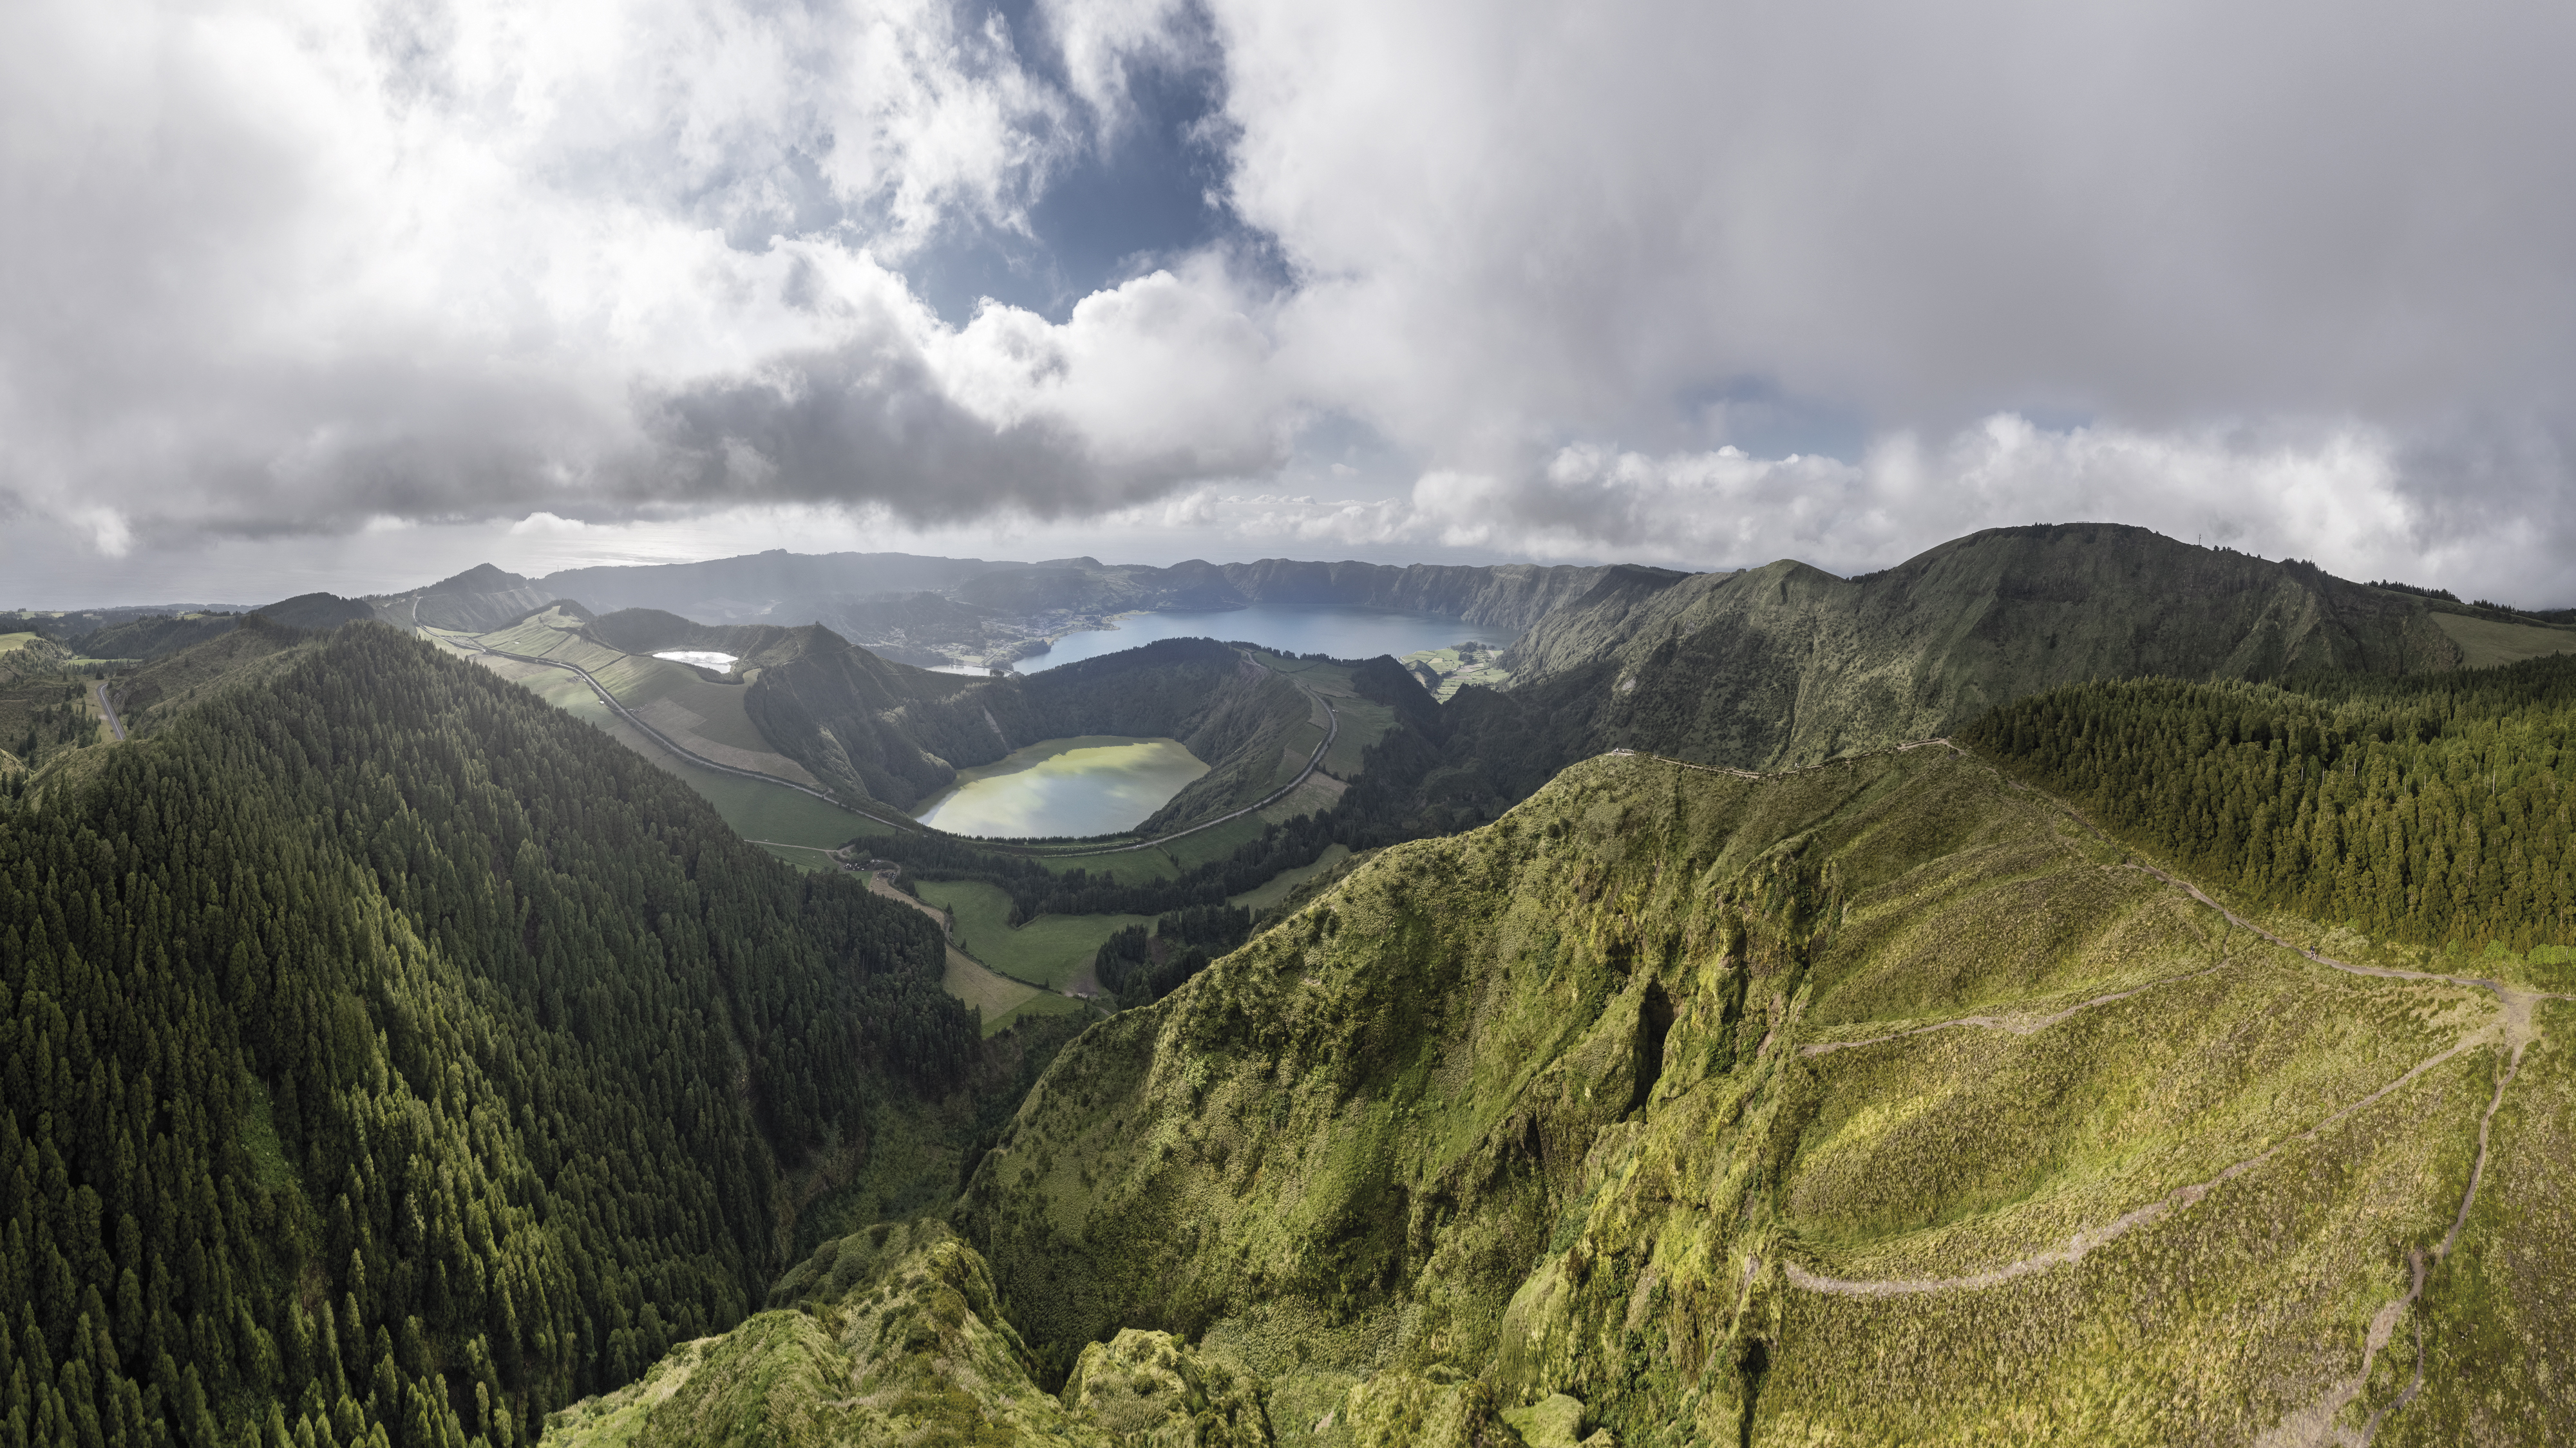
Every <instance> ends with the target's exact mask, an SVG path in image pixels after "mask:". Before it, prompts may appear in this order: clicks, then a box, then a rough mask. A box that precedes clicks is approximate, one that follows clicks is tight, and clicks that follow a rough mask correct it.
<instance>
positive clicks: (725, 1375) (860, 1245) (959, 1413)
mask: <svg viewBox="0 0 2576 1448" xmlns="http://www.w3.org/2000/svg"><path fill="white" fill-rule="evenodd" d="M771 1302H772V1304H773V1305H772V1308H771V1310H770V1311H767V1312H763V1313H760V1314H758V1315H756V1316H754V1317H752V1318H750V1319H749V1320H747V1321H745V1322H744V1323H742V1324H741V1325H740V1326H738V1327H736V1328H734V1330H733V1331H731V1332H729V1333H726V1334H724V1335H723V1336H721V1337H713V1338H703V1339H700V1340H699V1341H696V1342H692V1343H688V1344H686V1345H684V1346H682V1347H680V1348H678V1349H676V1350H674V1351H673V1352H672V1353H671V1354H670V1355H669V1356H668V1357H666V1358H665V1359H664V1360H663V1361H662V1362H661V1364H659V1365H658V1366H656V1367H655V1368H654V1369H653V1370H652V1371H651V1372H650V1373H648V1374H647V1375H646V1376H645V1378H644V1379H643V1380H642V1381H641V1382H638V1383H635V1384H633V1385H632V1386H629V1387H627V1388H623V1389H621V1390H619V1391H618V1392H615V1393H611V1394H607V1395H605V1396H603V1397H599V1398H594V1399H590V1400H588V1401H585V1402H582V1403H578V1404H575V1405H574V1406H573V1407H571V1408H568V1409H566V1410H564V1411H563V1412H560V1413H557V1414H555V1415H554V1417H553V1418H552V1419H551V1420H549V1421H548V1423H547V1425H546V1441H547V1442H549V1443H557V1444H563V1445H567V1448H590V1445H600V1448H606V1445H613V1444H630V1443H631V1444H634V1445H636V1448H711V1445H712V1448H726V1445H743V1448H749V1445H754V1444H758V1445H769V1448H806V1445H825V1444H946V1443H975V1444H984V1445H991V1448H1271V1437H1270V1431H1269V1425H1268V1421H1267V1419H1266V1418H1265V1416H1264V1413H1263V1403H1262V1395H1261V1392H1260V1389H1259V1387H1258V1385H1256V1384H1254V1383H1252V1382H1251V1381H1250V1380H1248V1379H1246V1378H1245V1377H1244V1376H1243V1375H1242V1374H1240V1373H1238V1372H1236V1371H1235V1370H1234V1369H1232V1368H1229V1367H1227V1366H1225V1365H1223V1364H1221V1363H1214V1362H1209V1361H1207V1360H1206V1359H1204V1358H1203V1357H1201V1355H1200V1354H1198V1353H1197V1352H1196V1351H1194V1350H1192V1349H1191V1348H1190V1347H1188V1346H1187V1345H1185V1344H1183V1343H1180V1342H1178V1341H1177V1340H1175V1339H1174V1338H1172V1337H1171V1336H1170V1335H1169V1334H1168V1333H1160V1332H1125V1333H1121V1334H1119V1335H1118V1337H1117V1339H1116V1340H1114V1341H1112V1342H1108V1343H1094V1344H1092V1345H1091V1347H1090V1348H1089V1349H1087V1350H1086V1351H1085V1352H1084V1353H1083V1355H1082V1361H1081V1363H1080V1364H1079V1365H1078V1366H1077V1367H1076V1368H1075V1370H1074V1373H1073V1376H1072V1378H1071V1379H1070V1380H1068V1382H1067V1383H1066V1385H1065V1390H1064V1393H1063V1395H1062V1397H1061V1398H1060V1399H1059V1398H1058V1397H1057V1396H1056V1395H1054V1394H1050V1393H1047V1392H1044V1391H1042V1390H1040V1389H1039V1387H1038V1386H1037V1384H1036V1383H1035V1381H1033V1379H1032V1376H1031V1375H1032V1371H1033V1369H1034V1366H1035V1365H1034V1363H1033V1361H1032V1359H1031V1358H1030V1356H1029V1353H1028V1350H1027V1348H1026V1347H1025V1346H1024V1345H1023V1344H1022V1343H1021V1341H1020V1339H1019V1335H1018V1334H1017V1333H1014V1332H1013V1331H1012V1330H1011V1327H1010V1324H1009V1323H1008V1322H1006V1321H1004V1320H1003V1318H1002V1315H1001V1313H1000V1311H999V1310H998V1303H997V1300H996V1298H995V1296H994V1292H993V1281H992V1275H991V1273H990V1272H988V1271H987V1270H986V1268H985V1265H984V1259H983V1258H982V1257H981V1256H979V1255H977V1253H976V1252H975V1249H974V1248H972V1247H970V1246H968V1245H966V1244H965V1243H964V1242H962V1241H959V1240H958V1238H957V1236H956V1234H954V1233H953V1232H950V1231H949V1230H948V1229H947V1228H946V1227H944V1226H942V1225H941V1224H939V1223H937V1222H931V1221H923V1222H914V1223H886V1224H882V1225H879V1226H876V1227H872V1228H870V1229H868V1230H867V1231H865V1232H861V1233H857V1234H855V1235H853V1236H850V1237H846V1238H843V1239H841V1240H840V1241H837V1242H828V1243H825V1244H824V1245H823V1246H822V1247H821V1248H820V1249H818V1250H817V1251H816V1252H815V1253H814V1255H813V1256H812V1257H811V1258H808V1259H807V1260H806V1261H805V1262H804V1263H803V1264H801V1265H799V1266H798V1267H797V1268H796V1269H795V1270H793V1271H791V1272H789V1273H788V1274H787V1276H786V1277H785V1278H783V1279H782V1280H781V1281H780V1283H779V1286H778V1289H777V1291H775V1292H774V1293H772V1294H771Z"/></svg>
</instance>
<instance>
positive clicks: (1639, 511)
mask: <svg viewBox="0 0 2576 1448" xmlns="http://www.w3.org/2000/svg"><path fill="white" fill-rule="evenodd" d="M2402 461H2403V460H2402V457H2401V451H2400V449H2399V447H2398V445H2397V443H2396V442H2395V440H2394V439H2392V438H2391V437H2390V436H2389V435H2388V434H2387V433H2386V432H2385V431H2383V430H2379V429H2375V428H2371V427H2367V426H2363V425H2359V424H2350V423H2346V424H2338V425H2316V426H2309V427H2304V428H2297V429H2288V428H2284V429H2280V430H2278V431H2276V432H2275V433H2273V434H2271V435H2254V434H2249V433H2245V432H2242V431H2237V430H2229V429H2205V430H2199V431H2192V432H2180V431H2163V432H2148V431H2141V430H2135V429H2123V428H2108V427H2090V428H2072V429H2058V430H2052V429H2046V428H2041V427H2038V426H2035V425H2033V424H2032V423H2031V422H2029V421H2028V420H2027V419H2025V418H2022V417H2020V416H2018V415H2015V414H2011V413H2000V414H1996V415H1994V416H1991V417H1988V418H1985V419H1983V420H1981V421H1980V422H1978V423H1976V424H1975V425H1973V426H1971V427H1967V428H1964V429H1960V430H1959V431H1957V432H1955V433H1953V434H1951V435H1949V436H1947V437H1945V438H1940V439H1937V440H1930V441H1927V440H1924V439H1922V438H1920V437H1917V436H1915V435H1912V434H1898V435H1894V436H1890V437H1887V438H1885V439H1882V440H1881V442H1880V443H1879V444H1878V445H1877V446H1875V447H1874V448H1872V449H1871V450H1870V452H1869V453H1868V455H1867V456H1865V457H1864V458H1862V459H1861V460H1859V461H1857V462H1844V461H1841V460H1839V459H1835V458H1830V457H1820V456H1790V457H1782V458H1760V457H1753V456H1749V455H1747V454H1745V453H1744V452H1742V451H1741V450H1739V449H1736V448H1733V447H1722V448H1717V449H1713V450H1708V451H1700V452H1688V453H1665V454H1646V453H1640V452H1633V451H1620V450H1616V449H1611V448H1604V447H1598V446H1592V445H1588V444H1585V445H1573V446H1567V447H1564V448H1561V449H1559V450H1558V451H1557V452H1556V453H1554V454H1553V455H1552V456H1550V457H1549V458H1547V459H1546V460H1545V463H1544V465H1543V466H1542V467H1540V468H1538V469H1536V470H1534V471H1532V472H1529V473H1526V474H1518V475H1497V474H1491V473H1477V472H1470V471H1463V470H1454V469H1453V470H1436V471H1431V472H1427V473H1425V474H1423V475H1422V476H1421V478H1419V479H1418V480H1417V481H1416V482H1415V484H1414V485H1413V488H1412V490H1411V493H1410V494H1409V496H1406V497H1403V498H1398V499H1387V500H1376V501H1370V500H1350V499H1341V500H1322V499H1317V498H1314V497H1311V496H1289V495H1279V494H1269V493H1249V492H1244V491H1240V490H1228V489H1225V488H1223V487H1219V486H1208V487H1202V488H1198V489H1194V490H1192V491H1190V492H1189V493H1187V494H1184V495H1182V496H1180V497H1178V498H1175V499H1174V500H1172V501H1171V502H1169V503H1166V504H1163V505H1161V506H1160V508H1159V510H1158V511H1157V512H1156V513H1153V514H1147V513H1142V512H1140V513H1136V514H1132V515H1131V516H1132V517H1134V518H1135V519H1136V521H1138V522H1139V523H1151V524H1154V525H1158V526H1161V527H1165V528H1178V527H1194V528H1203V529H1207V530H1210V531H1211V532H1213V533H1216V534H1218V535H1219V536H1223V537H1226V538H1228V539H1230V540H1232V541H1234V542H1236V543H1238V544H1254V545H1258V544H1259V543H1260V542H1261V540H1281V539H1295V540H1298V541H1301V542H1308V543H1316V544H1325V545H1340V546H1364V545H1365V546H1370V547H1383V546H1386V545H1398V544H1410V545H1415V546H1418V547H1421V548H1424V549H1440V550H1467V551H1469V552H1473V553H1482V554H1486V555H1489V556H1497V557H1509V558H1528V559H1536V560H1541V561H1550V562H1554V561H1598V560H1603V559H1626V560H1632V561H1638V562H1651V563H1660V564H1667V565H1671V566H1675V567H1682V568H1693V569H1705V568H1738V567H1748V566H1755V565H1759V564H1763V563H1768V562H1770V561H1772V560H1774V559H1778V558H1797V559H1802V560H1804V561H1806V562H1810V563H1814V564H1817V565H1819V566H1821V567H1824V568H1828V569H1832V570H1835V571H1838V572H1843V573H1859V572H1866V571H1869V570H1873V569H1878V568H1884V567H1887V566H1889V565H1892V564H1895V563H1898V562H1901V561H1903V560H1904V559H1906V558H1908V557H1911V556H1913V555H1914V554H1915V553H1918V552H1920V551H1922V550H1923V549H1924V548H1926V547H1928V546H1930V545H1932V544H1934V543H1937V542H1940V541H1942V540H1944V539H1947V538H1952V537H1956V536H1959V535H1961V534H1964V533H1969V532H1973V531H1975V530H1977V529H1980V528H1990V527H1999V526H2006V525H2011V524H2017V523H2028V522H2039V521H2073V520H2085V519H2093V520H2109V521H2118V522H2128V523H2136V524H2140V525H2142V526H2146V527H2150V528H2154V529H2156V530H2158V531H2159V532H2162V533H2165V534H2166V535H2168V536H2171V537H2175V538H2180V539H2186V540H2197V541H2203V542H2207V543H2210V544H2213V545H2217V544H2225V545H2228V546H2231V547H2235V548H2238V549H2240V550H2243V551H2247V552H2253V553H2259V554H2262V555H2264V556H2267V557H2274V558H2278V557H2286V556H2299V557H2306V558H2310V559H2311V560H2313V561H2315V562H2317V563H2319V564H2321V565H2323V566H2325V567H2327V568H2329V569H2331V570H2334V571H2336V572H2339V573H2342V574H2345V575H2347V576H2352V577H2359V578H2377V577H2387V576H2394V577H2398V578H2401V579H2411V580H2415V581H2419V582H2425V583H2437V584H2447V585H2450V586H2453V587H2456V588H2461V589H2466V590H2470V591H2472V592H2480V593H2486V594H2490V595H2495V594H2503V595H2509V596H2511V597H2513V598H2516V599H2519V600H2522V601H2524V602H2526V603H2529V604H2533V605H2541V604H2548V603H2555V602H2559V601H2562V594H2563V593H2564V591H2565V586H2564V577H2565V575H2564V572H2563V564H2562V559H2563V558H2564V556H2565V555H2564V552H2563V550H2562V549H2561V547H2560V546H2559V542H2558V540H2557V539H2555V538H2553V537H2551V536H2550V535H2549V534H2547V533H2546V532H2544V531H2541V530H2538V529H2535V528H2534V527H2533V526H2532V525H2531V520H2530V519H2529V518H2527V517H2525V516H2522V515H2519V514H2514V513H2509V512H2508V513H2503V514H2499V515H2496V516H2493V517H2488V518H2482V519H2476V520H2469V521H2466V522H2463V521H2461V520H2444V519H2440V518H2437V517H2434V516H2431V515H2430V514H2428V512H2427V511H2426V510H2425V509H2424V508H2423V507H2422V506H2421V505H2420V504H2419V503H2418V501H2417V500H2416V498H2415V497H2414V496H2413V495H2412V494H2410V492H2409V491H2408V490H2407V488H2406V486H2405V484H2404V480H2403V477H2402Z"/></svg>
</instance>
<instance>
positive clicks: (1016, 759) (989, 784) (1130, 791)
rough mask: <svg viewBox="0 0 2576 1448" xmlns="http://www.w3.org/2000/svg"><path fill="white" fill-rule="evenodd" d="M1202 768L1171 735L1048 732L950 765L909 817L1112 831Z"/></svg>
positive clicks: (1131, 822) (1024, 831)
mask: <svg viewBox="0 0 2576 1448" xmlns="http://www.w3.org/2000/svg"><path fill="white" fill-rule="evenodd" d="M1207 772H1208V767H1207V765H1206V764H1205V763H1204V762H1202V761H1201V760H1200V759H1199V758H1198V756H1196V755H1194V754H1192V753H1190V752H1189V751H1188V750H1186V749H1184V748H1182V747H1181V746H1180V743H1179V742H1178V741H1176V740H1171V739H1125V738H1121V737H1119V736H1117V735H1114V734H1084V735H1079V736H1077V737H1075V738H1072V739H1050V740H1047V741H1046V742H1045V743H1043V744H1032V745H1030V746H1029V747H1028V748H1026V749H1021V750H1015V751H1013V752H1012V753H1011V754H1010V756H1009V757H1007V758H1005V759H1003V760H1001V761H999V762H998V763H994V764H987V765H982V766H980V767H978V768H975V769H961V770H959V771H957V783H956V784H954V785H952V786H950V787H949V788H948V789H947V790H945V791H943V792H941V793H940V794H938V795H936V796H934V797H932V799H931V800H930V802H929V803H928V804H926V805H924V806H922V807H921V808H920V809H919V810H917V811H915V812H914V814H913V818H914V819H917V820H919V821H921V822H922V823H923V824H926V825H931V826H934V827H936V828H938V829H943V830H946V831H948V832H949V833H951V834H959V835H981V836H984V837H986V838H988V839H1042V838H1047V837H1050V836H1059V835H1071V836H1081V835H1109V834H1116V833H1118V832H1119V831H1121V830H1129V829H1134V828H1135V827H1136V826H1138V825H1140V824H1143V823H1144V822H1145V820H1146V818H1147V817H1148V816H1150V815H1152V814H1153V813H1154V811H1156V810H1158V809H1161V808H1162V807H1163V806H1164V805H1166V804H1169V803H1170V802H1171V799H1172V796H1174V795H1176V794H1179V793H1180V792H1181V791H1182V790H1183V789H1185V788H1187V787H1188V786H1189V784H1190V782H1191V781H1192V780H1195V779H1197V778H1198V777H1199V776H1200V775H1202V774H1205V773H1207Z"/></svg>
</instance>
